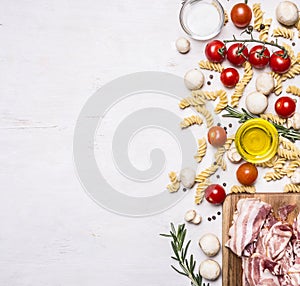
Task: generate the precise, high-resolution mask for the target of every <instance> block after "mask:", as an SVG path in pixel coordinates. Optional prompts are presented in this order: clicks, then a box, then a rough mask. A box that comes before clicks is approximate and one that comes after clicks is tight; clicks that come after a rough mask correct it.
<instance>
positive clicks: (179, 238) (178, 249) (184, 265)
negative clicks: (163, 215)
mask: <svg viewBox="0 0 300 286" xmlns="http://www.w3.org/2000/svg"><path fill="white" fill-rule="evenodd" d="M160 235H161V236H164V237H168V238H171V239H172V240H171V246H172V249H173V252H174V255H175V256H171V258H172V259H173V260H175V261H177V262H178V264H179V266H180V268H181V269H180V270H179V269H178V268H176V267H175V266H173V265H171V267H172V268H173V269H174V270H175V271H176V272H177V273H179V274H181V275H184V276H186V277H188V278H189V279H190V280H191V285H192V286H205V283H203V284H202V276H201V275H200V274H198V273H196V274H195V267H196V261H195V259H194V256H193V255H192V254H191V255H190V257H189V259H188V258H187V252H188V248H189V246H190V243H191V241H190V240H189V241H188V242H187V244H184V240H185V237H186V228H185V225H184V224H180V225H178V228H177V230H176V229H175V226H174V224H173V223H171V230H170V234H160ZM206 286H209V283H208V284H207V285H206Z"/></svg>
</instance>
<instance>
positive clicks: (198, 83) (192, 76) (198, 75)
mask: <svg viewBox="0 0 300 286" xmlns="http://www.w3.org/2000/svg"><path fill="white" fill-rule="evenodd" d="M184 83H185V85H186V87H187V88H188V89H190V90H195V89H199V88H201V87H202V86H203V84H204V75H203V73H202V71H200V70H197V69H192V70H189V71H188V72H187V73H186V74H185V76H184Z"/></svg>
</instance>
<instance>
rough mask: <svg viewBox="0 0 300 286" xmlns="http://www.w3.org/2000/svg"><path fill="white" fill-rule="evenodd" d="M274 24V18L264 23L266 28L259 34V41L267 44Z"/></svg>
mask: <svg viewBox="0 0 300 286" xmlns="http://www.w3.org/2000/svg"><path fill="white" fill-rule="evenodd" d="M271 24H272V18H269V19H266V20H264V21H263V25H264V28H263V29H262V30H260V32H259V39H260V40H261V41H264V42H266V41H267V40H268V37H269V31H270V27H271Z"/></svg>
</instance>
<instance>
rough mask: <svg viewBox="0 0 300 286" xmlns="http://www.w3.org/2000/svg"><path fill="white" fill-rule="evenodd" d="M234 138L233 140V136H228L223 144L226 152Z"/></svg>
mask: <svg viewBox="0 0 300 286" xmlns="http://www.w3.org/2000/svg"><path fill="white" fill-rule="evenodd" d="M234 138H235V135H230V136H228V137H227V140H226V142H225V144H224V148H225V150H226V151H228V150H229V149H230V147H231V145H232V143H233V142H234Z"/></svg>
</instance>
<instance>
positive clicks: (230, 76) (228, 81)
mask: <svg viewBox="0 0 300 286" xmlns="http://www.w3.org/2000/svg"><path fill="white" fill-rule="evenodd" d="M220 79H221V82H222V83H223V84H224V85H225V86H226V87H234V86H235V85H236V84H237V83H238V82H239V79H240V76H239V73H238V71H237V70H236V69H235V68H227V69H224V70H223V71H222V72H221V76H220Z"/></svg>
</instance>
